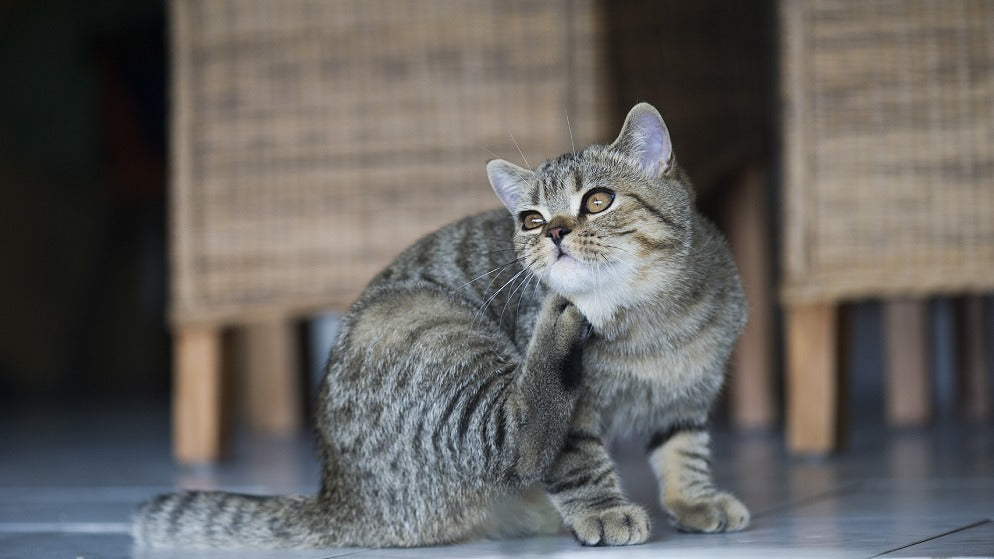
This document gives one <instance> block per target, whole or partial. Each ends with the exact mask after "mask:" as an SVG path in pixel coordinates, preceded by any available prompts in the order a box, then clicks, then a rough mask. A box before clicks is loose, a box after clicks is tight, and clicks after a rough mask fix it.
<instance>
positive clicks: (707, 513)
mask: <svg viewBox="0 0 994 559" xmlns="http://www.w3.org/2000/svg"><path fill="white" fill-rule="evenodd" d="M666 508H667V509H668V510H669V517H670V522H671V523H672V524H673V526H675V527H676V528H677V529H678V530H680V531H682V532H704V533H714V532H737V531H739V530H744V529H745V528H746V527H747V526H749V509H747V508H746V506H745V505H743V504H742V502H741V501H739V500H738V499H736V498H735V497H734V496H733V495H731V494H729V493H718V494H717V495H715V496H713V497H711V498H709V499H701V500H699V501H695V502H692V503H688V502H685V501H675V502H670V503H667V504H666Z"/></svg>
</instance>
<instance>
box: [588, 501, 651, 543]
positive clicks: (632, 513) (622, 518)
mask: <svg viewBox="0 0 994 559" xmlns="http://www.w3.org/2000/svg"><path fill="white" fill-rule="evenodd" d="M572 528H573V536H574V537H576V539H577V541H579V542H580V543H581V544H583V545H632V544H639V543H644V542H645V540H646V539H648V537H649V515H648V514H646V512H645V510H643V509H642V507H639V506H636V505H622V506H620V507H612V508H609V509H604V510H600V511H597V512H594V513H591V514H587V515H583V516H581V517H580V518H579V519H577V520H576V521H574V522H573V525H572Z"/></svg>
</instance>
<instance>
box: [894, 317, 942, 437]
mask: <svg viewBox="0 0 994 559" xmlns="http://www.w3.org/2000/svg"><path fill="white" fill-rule="evenodd" d="M884 340H885V347H886V359H885V361H886V368H887V372H886V381H887V384H886V390H887V419H888V421H889V422H890V423H891V424H892V425H895V426H912V425H921V424H923V423H925V422H926V421H928V419H929V417H930V416H931V414H932V399H931V395H932V390H931V379H930V377H929V370H930V367H929V351H928V347H929V339H928V308H927V305H926V303H925V301H922V300H917V299H899V300H893V301H887V302H885V303H884Z"/></svg>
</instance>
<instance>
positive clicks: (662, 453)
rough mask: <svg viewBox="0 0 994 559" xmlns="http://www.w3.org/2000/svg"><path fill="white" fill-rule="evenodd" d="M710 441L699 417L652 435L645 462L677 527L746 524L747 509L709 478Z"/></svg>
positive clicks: (727, 528)
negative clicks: (657, 483) (647, 457)
mask: <svg viewBox="0 0 994 559" xmlns="http://www.w3.org/2000/svg"><path fill="white" fill-rule="evenodd" d="M710 443H711V437H710V435H708V432H707V426H706V424H705V423H704V422H703V421H701V422H692V421H691V422H682V423H677V424H674V425H673V426H670V427H668V428H666V429H663V430H661V431H659V432H658V433H657V434H656V435H655V436H654V437H653V438H652V440H651V441H650V443H649V448H648V450H649V464H650V465H651V466H652V469H653V471H654V472H655V473H656V479H658V480H659V484H660V488H661V490H660V499H661V501H662V504H663V507H664V508H665V509H666V511H667V512H668V513H669V516H670V520H671V521H672V522H673V524H674V526H676V527H677V528H678V529H680V530H683V531H686V532H734V531H737V530H742V529H744V528H745V527H746V526H748V525H749V510H748V509H747V508H746V507H745V505H743V504H742V502H741V501H739V500H738V499H737V498H735V496H734V495H732V494H731V493H728V492H725V491H721V490H719V489H718V488H716V487H715V485H714V483H713V482H712V481H711V447H710Z"/></svg>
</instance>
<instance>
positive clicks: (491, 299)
mask: <svg viewBox="0 0 994 559" xmlns="http://www.w3.org/2000/svg"><path fill="white" fill-rule="evenodd" d="M525 272H527V270H526V269H524V268H522V270H521V271H519V272H518V273H517V274H514V275H513V276H511V279H509V280H507V283H505V284H504V285H502V286H500V288H498V289H497V290H496V291H494V292H493V294H492V295H490V297H487V299H486V300H485V301H484V302H483V306H481V307H480V310H479V311H477V313H478V314H479V316H480V317H481V318H482V317H483V314H484V313H485V312H486V311H487V308H488V307H490V303H492V302H493V301H494V299H496V298H497V295H498V294H500V292H501V291H503V290H504V288H505V287H507V286H508V285H511V283H512V282H513V281H514V280H516V279H518V276H520V275H521V274H523V273H525Z"/></svg>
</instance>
